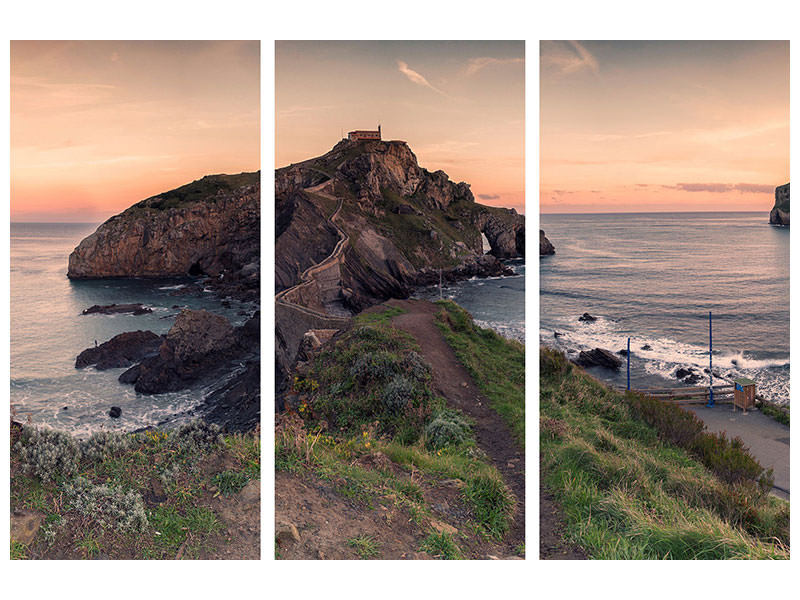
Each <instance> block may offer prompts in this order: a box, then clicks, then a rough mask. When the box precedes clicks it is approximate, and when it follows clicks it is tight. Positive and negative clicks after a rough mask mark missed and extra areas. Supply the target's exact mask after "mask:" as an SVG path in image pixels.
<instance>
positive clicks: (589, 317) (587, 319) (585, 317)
mask: <svg viewBox="0 0 800 600" xmlns="http://www.w3.org/2000/svg"><path fill="white" fill-rule="evenodd" d="M578 321H584V322H585V323H594V322H595V321H597V317H593V316H592V315H590V314H589V313H587V312H585V313H583V314H582V315H581V316H580V317H578Z"/></svg>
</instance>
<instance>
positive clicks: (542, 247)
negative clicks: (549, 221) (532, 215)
mask: <svg viewBox="0 0 800 600" xmlns="http://www.w3.org/2000/svg"><path fill="white" fill-rule="evenodd" d="M555 253H556V249H555V247H553V244H551V243H550V240H548V239H547V237H546V236H545V234H544V230H542V229H540V230H539V256H548V255H550V254H555Z"/></svg>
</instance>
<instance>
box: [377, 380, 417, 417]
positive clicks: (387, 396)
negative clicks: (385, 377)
mask: <svg viewBox="0 0 800 600" xmlns="http://www.w3.org/2000/svg"><path fill="white" fill-rule="evenodd" d="M416 395H417V390H416V386H415V385H414V382H413V381H411V379H409V378H408V377H406V376H405V375H395V376H394V377H393V378H392V380H391V381H390V382H389V383H388V384H386V387H385V388H384V389H383V395H382V397H381V399H382V401H383V407H384V408H385V409H386V411H387V412H388V413H389V414H393V415H400V414H403V412H404V411H405V410H406V408H408V406H409V405H410V404H411V403H412V402H413V401H414V398H415V397H416Z"/></svg>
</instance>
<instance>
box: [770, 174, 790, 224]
mask: <svg viewBox="0 0 800 600" xmlns="http://www.w3.org/2000/svg"><path fill="white" fill-rule="evenodd" d="M769 222H770V223H771V224H772V225H789V184H788V183H786V184H784V185H779V186H778V187H776V188H775V206H773V207H772V210H771V211H770V213H769Z"/></svg>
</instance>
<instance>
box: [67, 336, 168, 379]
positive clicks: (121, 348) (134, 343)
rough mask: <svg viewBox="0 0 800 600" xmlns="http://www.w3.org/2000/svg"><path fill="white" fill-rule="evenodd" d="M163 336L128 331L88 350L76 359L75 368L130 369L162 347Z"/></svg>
mask: <svg viewBox="0 0 800 600" xmlns="http://www.w3.org/2000/svg"><path fill="white" fill-rule="evenodd" d="M161 341H162V339H161V336H158V335H156V334H155V333H153V332H152V331H127V332H125V333H120V334H119V335H115V336H114V337H113V338H111V339H110V340H108V341H107V342H103V343H102V344H100V345H99V346H95V347H94V348H87V349H86V350H84V351H83V352H81V353H80V354H79V355H78V357H77V358H76V359H75V368H76V369H82V368H84V367H88V366H90V365H94V366H95V368H96V369H97V370H98V371H103V370H105V369H118V368H121V367H130V366H131V365H132V364H133V363H135V362H138V361H140V360H142V359H143V358H145V357H146V356H148V355H150V354H155V353H156V352H157V351H158V348H159V347H160V346H161Z"/></svg>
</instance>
